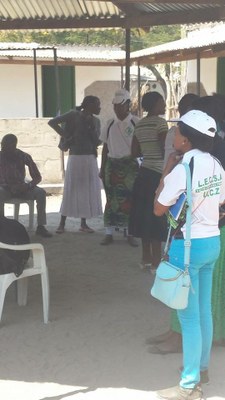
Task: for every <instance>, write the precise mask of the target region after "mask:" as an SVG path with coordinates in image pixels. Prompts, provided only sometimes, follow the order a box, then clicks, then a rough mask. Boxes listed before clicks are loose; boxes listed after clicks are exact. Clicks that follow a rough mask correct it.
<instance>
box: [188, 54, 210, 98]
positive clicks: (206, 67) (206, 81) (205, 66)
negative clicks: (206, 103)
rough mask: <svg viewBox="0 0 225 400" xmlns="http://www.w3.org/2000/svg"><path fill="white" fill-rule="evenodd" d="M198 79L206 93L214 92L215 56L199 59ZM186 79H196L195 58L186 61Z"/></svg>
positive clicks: (191, 80)
mask: <svg viewBox="0 0 225 400" xmlns="http://www.w3.org/2000/svg"><path fill="white" fill-rule="evenodd" d="M200 79H201V82H202V84H203V86H204V88H205V91H206V93H207V95H211V94H212V93H213V92H216V86H217V85H216V82H217V58H205V59H201V61H200ZM187 81H188V82H196V81H197V62H196V60H191V61H188V63H187Z"/></svg>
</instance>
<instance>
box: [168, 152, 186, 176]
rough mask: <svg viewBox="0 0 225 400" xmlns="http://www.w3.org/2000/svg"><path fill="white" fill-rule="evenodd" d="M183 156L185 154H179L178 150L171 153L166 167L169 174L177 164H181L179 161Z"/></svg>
mask: <svg viewBox="0 0 225 400" xmlns="http://www.w3.org/2000/svg"><path fill="white" fill-rule="evenodd" d="M182 158H183V154H179V153H177V152H176V151H175V152H173V153H171V154H170V155H169V158H168V161H167V163H166V167H165V170H166V172H167V174H168V173H170V172H171V171H172V169H173V168H174V167H175V166H176V165H177V164H179V162H180V161H181V160H182Z"/></svg>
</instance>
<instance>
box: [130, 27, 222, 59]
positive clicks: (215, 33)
mask: <svg viewBox="0 0 225 400" xmlns="http://www.w3.org/2000/svg"><path fill="white" fill-rule="evenodd" d="M221 43H225V25H218V26H215V27H214V28H205V29H200V30H199V31H195V32H193V33H192V34H190V36H189V37H187V38H184V39H180V40H175V41H173V42H169V43H164V44H161V45H159V46H155V47H149V48H147V49H143V50H138V51H134V52H132V53H131V59H139V60H141V58H142V57H143V58H144V57H147V56H151V55H152V56H154V55H158V54H162V53H169V52H172V51H176V50H186V49H188V50H190V49H196V48H199V49H201V48H203V47H207V46H212V45H216V44H221Z"/></svg>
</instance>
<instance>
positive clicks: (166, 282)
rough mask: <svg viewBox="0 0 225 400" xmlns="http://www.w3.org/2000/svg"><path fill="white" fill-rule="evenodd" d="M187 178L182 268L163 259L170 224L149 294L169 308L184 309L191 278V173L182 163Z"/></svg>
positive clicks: (168, 237)
mask: <svg viewBox="0 0 225 400" xmlns="http://www.w3.org/2000/svg"><path fill="white" fill-rule="evenodd" d="M183 165H184V168H185V170H186V180H187V207H186V239H185V240H184V269H181V268H179V267H177V266H175V265H173V264H171V263H170V262H168V261H166V260H165V257H166V256H167V252H168V248H169V240H170V233H171V229H172V226H171V225H170V228H169V232H168V236H167V240H166V245H165V250H164V257H163V259H162V261H161V262H160V264H159V266H158V268H157V270H156V276H155V280H154V284H153V286H152V288H151V295H152V296H153V297H155V298H156V299H158V300H160V301H161V302H162V303H164V304H165V305H167V306H168V307H170V308H174V309H176V310H182V309H185V308H186V307H187V305H188V296H189V290H190V287H191V280H190V275H189V265H190V250H191V206H192V199H191V173H190V168H189V165H188V164H186V163H183Z"/></svg>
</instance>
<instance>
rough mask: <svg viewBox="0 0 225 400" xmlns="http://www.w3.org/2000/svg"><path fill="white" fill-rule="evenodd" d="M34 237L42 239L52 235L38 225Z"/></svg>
mask: <svg viewBox="0 0 225 400" xmlns="http://www.w3.org/2000/svg"><path fill="white" fill-rule="evenodd" d="M36 235H39V236H42V237H45V238H47V237H52V234H51V233H50V232H49V231H48V230H47V229H46V228H45V227H44V226H43V225H38V227H37V229H36Z"/></svg>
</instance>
